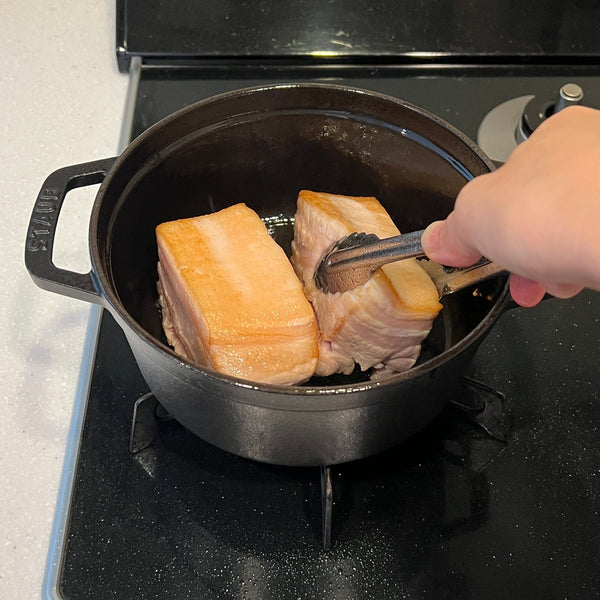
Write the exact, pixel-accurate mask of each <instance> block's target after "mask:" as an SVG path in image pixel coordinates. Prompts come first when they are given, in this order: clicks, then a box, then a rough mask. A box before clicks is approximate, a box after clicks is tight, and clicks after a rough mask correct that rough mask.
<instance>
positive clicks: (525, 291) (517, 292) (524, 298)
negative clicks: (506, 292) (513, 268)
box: [510, 273, 546, 308]
mask: <svg viewBox="0 0 600 600" xmlns="http://www.w3.org/2000/svg"><path fill="white" fill-rule="evenodd" d="M545 294H546V288H545V287H544V286H543V285H542V284H540V283H538V282H537V281H533V280H531V279H527V277H521V275H515V274H514V273H513V274H511V276H510V295H511V296H512V299H513V300H514V301H515V302H516V303H517V304H518V305H519V306H524V307H526V308H531V307H532V306H535V305H536V304H539V303H540V302H541V300H542V298H543V297H544V296H545Z"/></svg>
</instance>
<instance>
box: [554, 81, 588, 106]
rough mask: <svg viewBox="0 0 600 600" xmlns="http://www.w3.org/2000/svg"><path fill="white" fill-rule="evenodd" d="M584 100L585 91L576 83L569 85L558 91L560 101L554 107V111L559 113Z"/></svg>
mask: <svg viewBox="0 0 600 600" xmlns="http://www.w3.org/2000/svg"><path fill="white" fill-rule="evenodd" d="M582 100H583V90H582V89H581V87H579V86H578V85H577V84H576V83H567V84H565V85H563V86H562V87H561V88H560V90H558V100H557V101H556V104H555V105H554V111H553V112H555V113H557V112H558V111H559V110H562V109H563V108H567V106H573V105H574V104H579V103H580V102H581V101H582Z"/></svg>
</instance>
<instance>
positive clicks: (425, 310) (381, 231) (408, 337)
mask: <svg viewBox="0 0 600 600" xmlns="http://www.w3.org/2000/svg"><path fill="white" fill-rule="evenodd" d="M354 231H364V232H366V233H375V234H377V235H378V236H379V237H382V238H383V237H391V236H393V235H398V233H399V231H398V229H397V227H396V226H395V225H394V223H393V221H392V220H391V218H390V217H389V215H388V214H387V212H386V211H385V209H384V208H383V207H382V206H381V204H380V203H379V202H378V201H377V200H376V199H375V198H363V197H349V196H338V195H334V194H325V193H319V192H310V191H306V190H303V191H302V192H300V194H299V196H298V207H297V212H296V217H295V225H294V240H293V243H292V263H293V265H294V268H295V270H296V273H297V274H298V276H299V277H300V279H301V281H302V284H303V287H304V292H305V294H306V296H307V297H308V299H309V301H310V303H311V304H312V306H313V309H314V311H315V314H316V317H317V325H318V329H319V359H318V362H317V366H316V375H321V376H326V375H331V374H333V373H339V372H341V373H345V374H349V373H351V372H352V371H353V370H354V368H355V365H356V364H359V365H360V368H361V369H362V370H363V371H365V370H367V369H371V368H373V372H372V374H371V377H372V378H373V377H382V376H386V375H388V374H391V373H393V372H399V371H405V370H407V369H409V368H411V367H412V366H413V365H414V364H415V362H416V360H417V358H418V357H419V354H420V352H421V342H422V341H423V340H424V339H425V338H426V337H427V335H428V334H429V332H430V330H431V327H432V324H433V321H434V319H435V317H436V316H437V314H438V312H439V310H440V309H441V305H440V303H439V298H438V292H437V289H436V288H435V285H434V284H433V282H432V281H431V279H430V277H429V276H428V275H427V273H426V272H425V271H424V270H423V268H422V267H421V266H420V265H419V263H418V261H416V260H414V259H409V260H403V261H398V262H396V263H392V264H390V265H386V266H385V267H382V268H381V269H379V270H378V271H377V272H376V273H375V275H374V276H373V278H372V279H371V280H370V281H369V282H367V283H366V284H365V285H363V286H360V287H359V288H356V289H354V290H350V291H348V292H344V293H337V294H325V293H323V292H322V291H321V290H319V289H317V287H316V285H315V283H314V273H315V270H316V267H317V265H318V263H319V262H320V260H321V258H322V256H323V254H324V252H325V251H326V250H327V249H328V248H329V247H331V245H332V244H333V243H335V242H337V241H338V240H339V239H341V238H343V237H345V236H347V235H349V234H350V233H352V232H354Z"/></svg>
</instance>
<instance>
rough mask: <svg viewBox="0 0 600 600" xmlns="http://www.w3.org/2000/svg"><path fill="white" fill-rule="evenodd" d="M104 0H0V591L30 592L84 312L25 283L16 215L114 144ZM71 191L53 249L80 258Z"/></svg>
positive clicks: (56, 477) (121, 82) (83, 245)
mask: <svg viewBox="0 0 600 600" xmlns="http://www.w3.org/2000/svg"><path fill="white" fill-rule="evenodd" d="M114 5H115V2H114V1H109V0H104V1H100V2H69V1H67V0H62V1H57V0H51V1H49V2H42V1H40V0H32V1H31V2H23V3H18V2H3V3H0V19H1V20H2V23H3V41H2V42H0V43H1V44H2V46H3V52H2V54H3V61H2V66H1V67H0V90H1V95H0V107H1V108H2V141H1V144H0V164H1V165H2V167H1V171H0V180H1V182H2V190H3V193H2V195H1V196H0V202H1V203H2V214H3V215H4V218H3V219H2V222H1V225H0V227H1V228H2V237H1V239H2V243H3V246H4V247H3V250H2V253H1V256H2V258H1V260H0V268H1V272H0V275H1V277H2V288H1V291H0V298H1V300H0V306H1V309H2V319H0V328H1V329H0V339H1V340H2V343H3V349H2V360H1V362H0V379H1V384H2V395H1V400H0V402H1V412H2V425H1V427H2V430H3V431H2V436H1V441H0V443H1V450H0V461H1V465H0V505H1V506H2V508H1V510H0V541H1V545H0V598H2V599H3V600H4V599H13V598H15V599H19V600H22V599H29V598H40V597H41V591H42V580H43V576H44V569H45V565H46V558H47V552H48V544H49V539H50V532H51V527H52V522H53V517H54V510H55V505H56V496H57V490H58V487H59V481H60V476H61V470H62V465H63V460H64V454H65V446H66V442H67V436H68V431H69V425H70V420H71V411H72V409H73V401H74V398H75V395H76V389H77V382H78V377H79V371H80V364H81V358H82V351H83V345H84V340H85V335H86V327H87V322H88V318H89V314H90V305H88V304H86V303H84V302H81V301H77V300H71V299H68V298H65V297H63V296H59V295H56V294H52V293H50V292H45V291H42V290H40V289H38V288H37V287H36V286H35V285H34V284H33V282H32V280H31V278H30V277H29V274H28V273H27V271H26V269H25V266H24V261H23V255H24V248H25V234H26V230H27V223H28V220H29V217H30V214H31V210H32V208H33V204H34V201H35V198H36V195H37V193H38V192H39V190H40V188H41V185H42V183H43V181H44V179H45V178H46V176H47V175H49V174H50V173H51V172H52V171H54V170H55V169H57V168H60V167H63V166H66V165H71V164H76V163H80V162H86V161H89V160H94V159H99V158H105V157H109V156H114V155H115V154H116V153H117V150H118V142H119V134H120V126H121V119H122V115H123V109H124V105H125V95H126V88H127V82H128V78H127V76H126V75H123V74H121V73H119V71H118V69H117V63H116V56H115V31H116V30H115V6H114ZM74 196H75V197H74V199H73V201H72V203H73V205H77V208H74V209H73V213H72V214H73V216H72V217H67V216H65V219H66V223H67V225H68V228H69V235H68V236H66V237H61V240H63V241H64V240H66V243H63V245H62V246H61V247H60V249H59V248H57V251H56V253H55V261H56V262H57V263H59V265H60V266H65V267H68V268H73V269H75V270H78V269H77V267H79V266H81V268H79V270H85V269H86V264H89V263H88V261H87V242H86V238H87V222H86V220H87V219H86V215H87V213H86V210H88V205H90V206H91V200H90V199H89V198H88V197H84V195H83V194H82V195H81V196H80V195H78V194H77V195H76V194H75V193H74ZM89 196H91V195H89ZM67 198H68V200H69V196H68V197H67ZM69 201H70V200H69ZM70 202H71V201H70ZM66 208H67V205H65V209H66ZM65 209H64V210H65ZM82 212H83V216H82V214H81V213H82ZM69 214H70V213H69ZM63 261H64V263H63Z"/></svg>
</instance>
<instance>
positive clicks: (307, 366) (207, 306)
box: [156, 204, 318, 385]
mask: <svg viewBox="0 0 600 600" xmlns="http://www.w3.org/2000/svg"><path fill="white" fill-rule="evenodd" d="M156 238H157V242H158V255H159V263H158V274H159V281H158V289H159V302H160V305H161V307H162V316H163V328H164V331H165V333H166V336H167V340H168V342H169V343H170V344H171V345H172V346H173V348H174V350H175V352H177V353H178V354H179V355H181V356H183V357H184V358H187V359H188V360H190V361H191V362H194V363H197V364H199V365H203V366H208V367H210V368H213V369H215V370H216V371H219V372H220V373H225V374H227V375H232V376H235V377H240V378H242V379H248V380H251V381H255V382H260V383H271V384H281V385H292V384H296V383H300V382H302V381H304V380H306V379H308V378H309V377H311V376H312V375H313V373H314V370H315V366H316V363H317V354H318V346H317V329H316V324H315V315H314V312H313V310H312V308H311V306H310V304H309V302H308V300H307V299H306V297H305V295H304V293H303V291H302V286H301V284H300V282H299V280H298V278H297V276H296V275H295V273H294V270H293V268H292V266H291V264H290V262H289V260H288V258H287V256H286V255H285V253H284V251H283V250H282V248H281V247H279V246H278V245H277V243H276V242H275V241H274V240H273V239H272V238H271V236H270V235H269V234H268V232H267V229H266V227H265V225H264V224H263V222H262V221H261V219H260V218H259V216H258V215H257V214H256V213H255V212H254V211H252V210H251V209H249V208H248V207H247V206H245V205H244V204H237V205H235V206H231V207H229V208H226V209H224V210H222V211H220V212H217V213H213V214H210V215H204V216H200V217H196V218H191V219H181V220H178V221H171V222H168V223H162V224H161V225H159V226H158V227H157V228H156Z"/></svg>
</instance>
